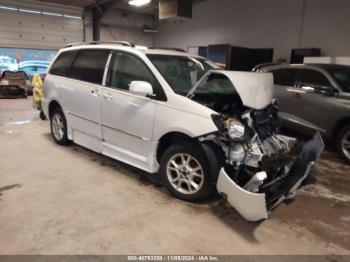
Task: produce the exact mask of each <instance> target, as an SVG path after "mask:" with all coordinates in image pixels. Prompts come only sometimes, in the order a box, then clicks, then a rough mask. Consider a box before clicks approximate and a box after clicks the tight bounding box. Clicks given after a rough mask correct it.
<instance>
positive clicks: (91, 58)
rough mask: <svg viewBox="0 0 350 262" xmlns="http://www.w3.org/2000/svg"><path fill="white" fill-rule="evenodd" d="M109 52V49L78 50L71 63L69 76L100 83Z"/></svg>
mask: <svg viewBox="0 0 350 262" xmlns="http://www.w3.org/2000/svg"><path fill="white" fill-rule="evenodd" d="M109 53H110V51H109V50H98V49H95V50H80V51H79V53H78V55H77V57H76V58H75V60H74V62H73V65H72V69H71V77H72V78H74V79H78V80H82V81H86V82H90V83H94V84H102V79H103V73H104V70H105V67H106V63H107V59H108V55H109Z"/></svg>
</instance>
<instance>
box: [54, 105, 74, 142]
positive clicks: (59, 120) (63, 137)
mask: <svg viewBox="0 0 350 262" xmlns="http://www.w3.org/2000/svg"><path fill="white" fill-rule="evenodd" d="M50 127H51V134H52V137H53V139H54V140H55V142H56V143H57V144H59V145H67V144H69V143H70V140H69V139H68V133H67V121H66V118H65V116H64V114H63V111H62V109H61V108H59V107H58V108H56V109H54V111H53V112H52V114H51V116H50Z"/></svg>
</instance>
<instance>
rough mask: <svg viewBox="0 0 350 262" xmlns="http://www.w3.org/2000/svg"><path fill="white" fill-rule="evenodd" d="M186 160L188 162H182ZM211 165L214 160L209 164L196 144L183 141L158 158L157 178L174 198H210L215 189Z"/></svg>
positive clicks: (196, 200)
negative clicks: (158, 175) (158, 176)
mask: <svg viewBox="0 0 350 262" xmlns="http://www.w3.org/2000/svg"><path fill="white" fill-rule="evenodd" d="M183 157H184V158H183ZM188 157H190V159H189V158H188ZM184 160H185V161H184ZM186 161H188V163H189V164H187V165H184V163H186ZM214 162H215V161H214ZM174 163H175V164H174ZM176 165H177V168H176ZM212 165H217V163H210V161H208V157H207V156H206V154H205V153H204V151H203V150H202V148H201V147H200V146H199V145H197V144H195V143H190V142H183V143H180V144H177V145H172V146H170V147H169V148H168V149H167V150H166V151H165V152H164V153H163V155H162V157H161V160H160V169H159V173H160V179H161V181H162V183H163V185H164V186H165V187H166V188H167V189H168V190H169V192H170V193H171V194H172V195H173V196H175V197H176V198H179V199H181V200H185V201H190V202H198V201H202V200H205V199H207V198H209V196H210V195H211V194H212V193H213V191H214V189H215V188H214V184H213V182H214V177H215V176H213V174H212V173H213V172H212V171H213V170H214V169H213V168H212ZM198 168H199V169H198ZM191 169H192V171H191ZM218 169H219V168H215V170H218ZM194 170H196V171H194ZM194 185H197V186H194Z"/></svg>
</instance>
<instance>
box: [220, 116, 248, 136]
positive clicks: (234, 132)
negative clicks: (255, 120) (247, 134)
mask: <svg viewBox="0 0 350 262" xmlns="http://www.w3.org/2000/svg"><path fill="white" fill-rule="evenodd" d="M224 124H225V127H226V129H227V135H228V136H229V137H230V138H231V139H242V138H243V136H244V131H245V128H244V125H243V124H242V123H241V122H240V121H238V120H236V119H232V118H229V119H227V120H225V122H224Z"/></svg>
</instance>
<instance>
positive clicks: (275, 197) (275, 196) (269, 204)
mask: <svg viewBox="0 0 350 262" xmlns="http://www.w3.org/2000/svg"><path fill="white" fill-rule="evenodd" d="M323 148H324V143H323V141H322V138H321V135H320V134H319V133H316V134H315V136H314V137H313V139H312V140H310V141H308V142H307V143H306V144H305V145H304V146H303V149H302V151H301V153H300V154H299V156H298V157H297V159H296V160H295V161H294V163H293V165H292V167H291V169H290V171H289V172H288V174H287V175H285V176H284V177H283V178H281V179H280V180H278V181H276V182H275V183H273V184H272V185H270V186H269V187H268V188H265V189H264V190H263V191H262V192H259V193H252V192H250V191H247V190H245V189H243V188H242V187H241V186H239V185H238V184H236V183H235V182H234V181H233V180H232V179H231V178H230V176H229V175H228V174H227V173H226V171H225V170H224V168H222V169H221V171H220V173H219V177H218V181H217V185H216V187H217V189H218V192H219V193H220V194H221V195H223V196H224V198H226V200H227V201H228V203H229V204H230V205H231V206H232V207H234V208H235V209H236V210H237V211H238V212H239V213H240V214H241V215H242V216H243V217H244V218H245V219H246V220H249V221H258V220H261V219H266V218H268V215H269V213H270V212H271V210H272V209H273V208H275V207H276V206H277V205H279V204H280V203H282V202H283V201H285V200H287V199H290V198H293V197H294V196H295V194H296V191H297V189H298V188H299V187H300V186H301V185H302V183H303V182H304V181H305V179H306V178H307V177H308V176H309V175H310V171H311V168H312V166H313V164H314V163H315V162H316V161H317V160H318V159H319V157H320V155H321V153H322V151H323Z"/></svg>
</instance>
